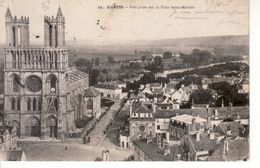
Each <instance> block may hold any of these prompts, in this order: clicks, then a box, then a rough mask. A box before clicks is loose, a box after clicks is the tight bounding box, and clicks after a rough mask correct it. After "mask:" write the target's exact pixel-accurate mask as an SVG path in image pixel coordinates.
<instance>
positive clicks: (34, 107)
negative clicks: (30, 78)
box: [33, 98, 37, 111]
mask: <svg viewBox="0 0 260 168" xmlns="http://www.w3.org/2000/svg"><path fill="white" fill-rule="evenodd" d="M36 106H37V99H36V98H33V111H36Z"/></svg>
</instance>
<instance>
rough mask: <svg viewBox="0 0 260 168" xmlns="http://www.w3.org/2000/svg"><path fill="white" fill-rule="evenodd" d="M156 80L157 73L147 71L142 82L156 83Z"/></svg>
mask: <svg viewBox="0 0 260 168" xmlns="http://www.w3.org/2000/svg"><path fill="white" fill-rule="evenodd" d="M155 81H156V80H155V75H154V74H153V73H145V74H144V75H143V76H142V77H141V79H140V83H141V84H147V83H155Z"/></svg>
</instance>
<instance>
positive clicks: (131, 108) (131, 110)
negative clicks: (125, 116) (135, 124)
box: [129, 104, 133, 117]
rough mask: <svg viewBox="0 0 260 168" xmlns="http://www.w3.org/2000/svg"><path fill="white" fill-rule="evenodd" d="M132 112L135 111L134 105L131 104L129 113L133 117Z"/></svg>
mask: <svg viewBox="0 0 260 168" xmlns="http://www.w3.org/2000/svg"><path fill="white" fill-rule="evenodd" d="M132 112H133V105H132V104H131V105H130V106H129V115H130V117H131V115H132Z"/></svg>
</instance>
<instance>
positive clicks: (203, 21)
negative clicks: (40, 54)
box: [0, 0, 249, 43]
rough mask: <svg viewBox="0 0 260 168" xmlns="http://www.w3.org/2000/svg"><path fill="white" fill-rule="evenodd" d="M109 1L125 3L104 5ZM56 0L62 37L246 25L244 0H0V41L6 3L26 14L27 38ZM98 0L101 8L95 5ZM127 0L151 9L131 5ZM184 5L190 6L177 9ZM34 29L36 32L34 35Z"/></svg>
mask: <svg viewBox="0 0 260 168" xmlns="http://www.w3.org/2000/svg"><path fill="white" fill-rule="evenodd" d="M114 3H116V4H117V5H123V6H125V7H128V8H124V9H113V10H112V9H106V6H108V5H112V4H114ZM59 4H60V6H61V8H62V11H63V14H64V16H65V19H66V32H67V33H66V39H67V40H72V39H73V38H74V37H76V38H77V39H83V40H97V39H101V40H108V41H109V40H111V41H112V40H125V41H128V40H146V39H164V38H180V37H196V36H219V35H247V34H248V28H249V26H248V5H249V4H248V0H117V1H116V0H0V33H1V34H0V43H2V42H5V12H6V9H7V7H8V6H9V7H10V9H11V13H12V15H13V16H14V15H17V16H18V17H20V16H21V15H24V16H29V17H30V32H31V33H30V36H31V41H32V42H42V41H43V17H44V15H47V16H51V15H55V16H56V13H57V9H58V7H59ZM99 5H102V6H103V9H98V6H99ZM130 5H131V6H137V8H138V6H151V7H154V9H130ZM161 5H163V6H169V7H171V6H172V7H173V8H175V9H165V8H162V7H161ZM183 5H184V6H186V7H188V8H190V9H178V8H179V7H181V6H183ZM156 7H159V8H160V9H156ZM98 20H100V21H99V25H97V22H98ZM101 26H103V27H104V29H103V27H102V28H101ZM36 35H40V38H39V39H36V38H35V36H36Z"/></svg>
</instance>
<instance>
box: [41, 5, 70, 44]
mask: <svg viewBox="0 0 260 168" xmlns="http://www.w3.org/2000/svg"><path fill="white" fill-rule="evenodd" d="M44 45H45V47H55V48H57V47H64V46H65V17H64V16H63V14H62V11H61V8H60V7H59V9H58V12H57V16H56V18H54V16H52V17H48V16H45V17H44Z"/></svg>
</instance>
